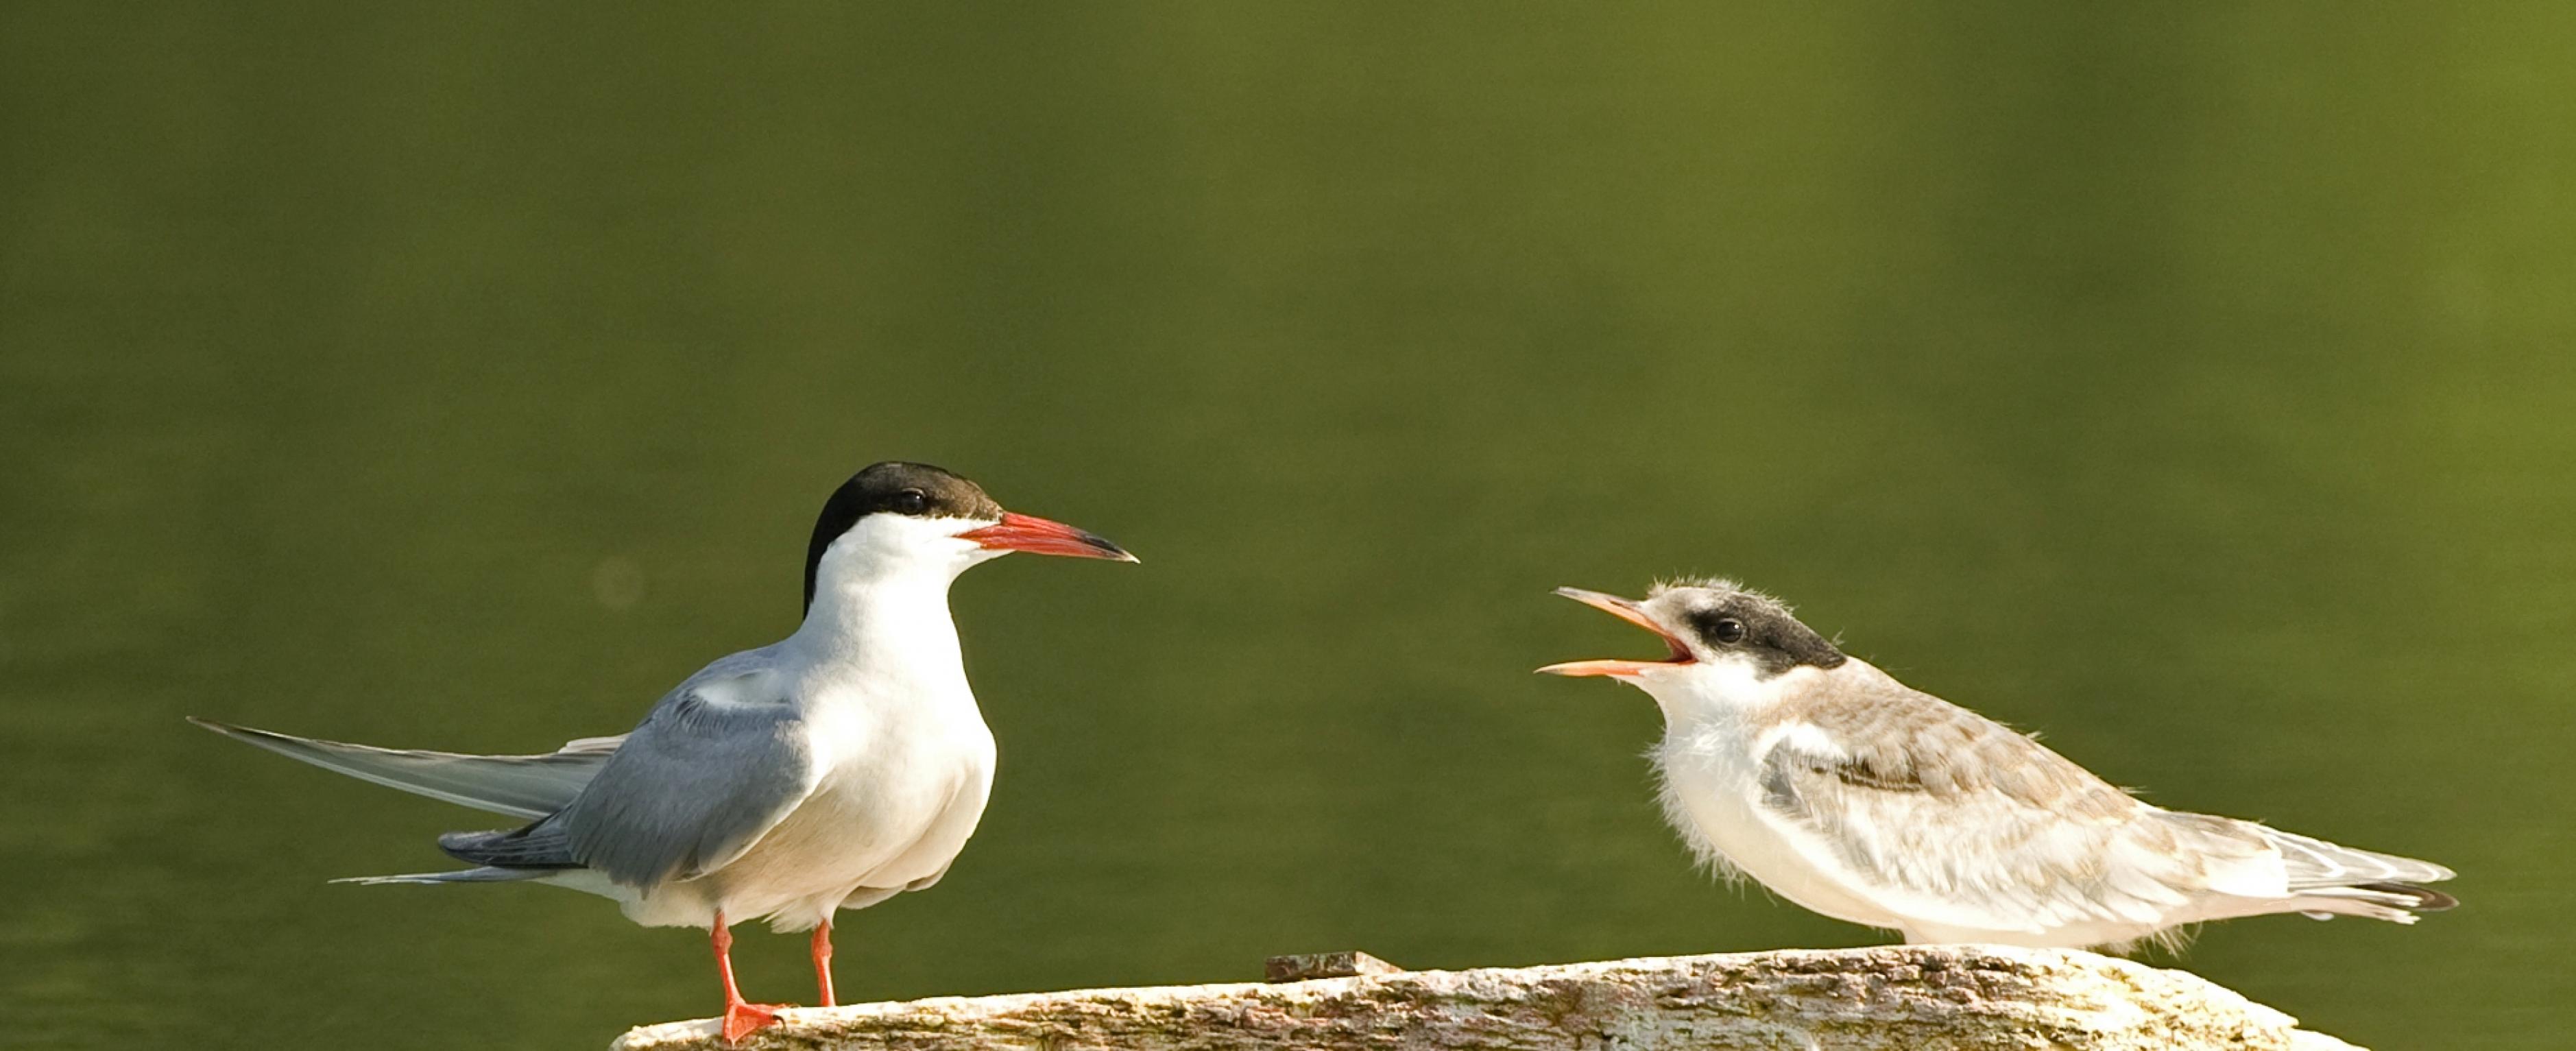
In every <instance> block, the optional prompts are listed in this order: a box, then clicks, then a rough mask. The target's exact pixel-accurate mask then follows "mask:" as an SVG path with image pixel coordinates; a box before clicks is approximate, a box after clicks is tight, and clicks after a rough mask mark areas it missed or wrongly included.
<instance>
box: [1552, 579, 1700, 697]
mask: <svg viewBox="0 0 2576 1051" xmlns="http://www.w3.org/2000/svg"><path fill="white" fill-rule="evenodd" d="M1556 593H1557V594H1559V595H1563V596H1565V597H1567V598H1570V599H1573V600H1574V601H1576V602H1580V603H1583V604H1584V605H1586V606H1590V607H1592V608H1594V609H1597V610H1600V611H1602V612H1604V613H1608V614H1610V615H1611V616H1614V617H1617V618H1619V619H1621V620H1624V621H1627V622H1628V623H1630V624H1634V625H1636V626H1638V627H1641V628H1644V629H1646V630H1647V631H1651V632H1654V633H1655V637H1656V638H1659V639H1662V640H1664V648H1665V649H1666V650H1668V651H1670V652H1669V653H1668V654H1667V655H1666V656H1665V657H1664V659H1663V660H1659V661H1623V660H1597V661H1567V662H1565V663H1563V664H1551V665H1548V666H1547V667H1544V668H1540V669H1539V671H1541V672H1544V673H1546V674H1549V675H1570V676H1584V675H1607V676H1610V677H1612V678H1624V677H1627V676H1631V675H1636V674H1638V673H1640V672H1644V671H1647V670H1649V669H1653V668H1670V667H1673V666H1674V665H1679V664H1689V663H1691V652H1690V647H1688V646H1684V645H1682V640H1680V639H1677V638H1674V637H1673V635H1672V633H1671V632H1669V631H1665V630H1664V629H1663V626H1662V625H1659V624H1656V623H1655V622H1654V621H1653V620H1652V619H1650V618H1648V617H1647V616H1646V611H1645V610H1644V609H1643V608H1640V607H1639V606H1638V605H1637V603H1636V602H1635V601H1634V600H1631V599H1624V598H1620V597H1619V596H1617V595H1605V594H1602V593H1601V592H1598V591H1585V590H1583V589H1582V588H1558V589H1556Z"/></svg>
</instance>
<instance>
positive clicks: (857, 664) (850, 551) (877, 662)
mask: <svg viewBox="0 0 2576 1051" xmlns="http://www.w3.org/2000/svg"><path fill="white" fill-rule="evenodd" d="M992 524H993V522H992V521H979V520H977V519H972V518H911V517H904V516H897V515H871V516H869V517H867V518H865V519H862V520H861V521H860V522H859V523H858V524H857V525H856V526H853V527H852V528H851V529H850V530H849V531H848V532H846V533H844V534H842V535H841V537H840V538H839V539H837V540H834V541H832V543H831V545H830V546H829V547H828V548H827V549H825V551H824V552H823V554H822V557H821V558H820V559H819V560H817V562H816V564H815V574H814V598H813V602H812V603H811V604H810V605H808V606H807V607H806V610H805V620H804V623H802V624H800V625H799V626H798V627H797V629H796V633H795V634H793V635H791V636H789V637H788V638H787V640H786V642H785V643H784V644H783V647H782V648H784V649H786V650H787V651H789V653H790V654H792V655H793V656H794V657H796V658H798V659H801V660H802V661H804V662H806V663H809V664H812V665H817V666H831V667H836V668H843V669H847V670H849V671H852V672H856V671H861V670H866V671H868V672H870V673H872V674H878V673H895V674H903V673H906V672H910V673H913V674H914V675H918V676H921V677H925V678H927V677H936V678H939V679H947V678H949V677H951V676H954V677H955V679H956V680H957V681H958V682H960V683H962V682H963V681H964V675H965V671H964V663H963V659H962V655H961V654H960V653H959V651H958V644H957V625H956V622H955V621H954V620H953V619H951V617H950V616H949V612H948V589H949V587H950V586H951V585H953V584H955V583H956V581H957V577H958V575H959V574H961V573H964V572H966V570H968V569H970V568H972V567H974V566H975V565H977V564H979V563H983V562H987V561H991V560H992V559H995V558H999V557H1001V556H1002V555H1005V554H1008V553H1009V552H1007V551H1004V550H997V549H993V548H987V547H984V546H981V545H979V544H977V543H976V542H974V541H972V540H967V539H963V538H962V537H960V536H959V534H962V533H965V532H968V531H971V530H974V529H978V528H982V527H986V526H990V525H992Z"/></svg>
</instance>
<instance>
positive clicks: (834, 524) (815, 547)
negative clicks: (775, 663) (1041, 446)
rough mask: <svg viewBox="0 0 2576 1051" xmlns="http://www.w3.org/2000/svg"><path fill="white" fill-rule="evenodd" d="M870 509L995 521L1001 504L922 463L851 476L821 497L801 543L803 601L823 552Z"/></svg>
mask: <svg viewBox="0 0 2576 1051" xmlns="http://www.w3.org/2000/svg"><path fill="white" fill-rule="evenodd" d="M874 514H890V515H910V516H913V517H917V518H974V519H981V520H984V521H988V522H989V521H998V520H1000V519H1001V517H1002V505H1000V504H997V503H994V502H993V498H992V497H990V496H986V495H984V489H983V487H982V486H979V485H976V484H975V483H973V482H970V481H967V480H966V479H964V478H961V477H959V476H958V475H957V474H956V472H954V471H949V470H947V469H944V468H939V467H933V466H931V465H929V464H926V463H905V462H903V461H900V460H887V461H886V462H884V463H878V464H870V465H868V467H867V468H866V469H865V470H862V471H860V472H859V473H857V474H854V475H851V476H850V480H849V481H846V482H843V483H841V487H840V488H839V489H835V490H833V491H832V498H831V499H829V500H826V501H824V502H823V513H822V514H821V515H818V516H816V517H815V519H814V539H813V541H812V542H811V543H809V544H807V545H806V547H805V606H806V608H808V609H811V608H813V605H814V580H815V576H814V575H815V573H816V572H817V571H818V567H819V566H820V565H821V564H822V562H823V552H824V551H825V550H827V549H829V548H830V547H831V546H832V541H835V540H838V539H840V538H841V534H843V533H847V532H849V531H850V528H851V527H852V526H856V525H858V524H859V520H860V519H862V518H866V517H867V516H869V515H874Z"/></svg>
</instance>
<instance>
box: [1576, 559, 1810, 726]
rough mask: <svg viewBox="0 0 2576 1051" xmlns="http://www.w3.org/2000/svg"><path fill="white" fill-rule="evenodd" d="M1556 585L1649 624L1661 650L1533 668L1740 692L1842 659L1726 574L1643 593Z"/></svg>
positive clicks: (1666, 690)
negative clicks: (1644, 656) (1633, 595)
mask: <svg viewBox="0 0 2576 1051" xmlns="http://www.w3.org/2000/svg"><path fill="white" fill-rule="evenodd" d="M1556 593H1557V594H1559V595H1563V596H1565V597H1567V598H1570V599H1573V600H1575V601H1577V602H1580V603H1583V604H1584V605H1587V606H1591V607H1593V608H1595V609H1599V610H1601V611H1603V612H1605V613H1608V614H1610V615H1611V616H1614V617H1617V618H1619V619H1621V620H1624V621H1627V622H1628V623H1630V624H1634V625H1636V626H1638V627H1641V628H1644V629H1646V630H1647V631H1651V632H1654V633H1655V635H1656V637H1658V638H1661V639H1662V640H1663V642H1664V651H1665V652H1664V656H1663V657H1661V658H1659V659H1655V660H1588V661H1567V662H1565V663H1563V664H1551V665H1548V666H1547V667H1544V668H1540V669H1539V670H1540V671H1542V672H1546V673H1548V674H1550V675H1570V676H1587V675H1598V676H1606V677H1609V678H1613V679H1617V680H1619V681H1622V682H1625V683H1628V684H1630V685H1632V686H1635V687H1637V688H1639V689H1642V690H1645V691H1646V692H1647V693H1650V694H1654V695H1655V696H1656V698H1657V699H1659V700H1661V699H1664V698H1665V697H1666V696H1667V694H1678V693H1681V692H1696V693H1712V694H1717V695H1720V696H1726V695H1734V694H1740V693H1742V692H1743V691H1746V690H1749V689H1763V688H1765V687H1768V686H1772V685H1774V684H1776V682H1777V680H1779V679H1780V678H1781V677H1782V676H1784V675H1788V674H1789V673H1791V672H1794V671H1797V670H1798V669H1800V668H1814V669H1817V670H1819V671H1831V670H1833V669H1835V668H1837V667H1840V666H1842V664H1843V662H1844V661H1846V660H1848V659H1849V658H1847V657H1845V656H1843V652H1842V651H1841V650H1838V649H1835V648H1834V644H1833V643H1831V642H1828V641H1826V640H1825V637H1824V636H1822V635H1818V634H1816V632H1815V631H1814V630H1813V629H1811V628H1809V627H1807V626H1806V625H1804V624H1801V623H1799V622H1798V618H1796V617H1793V616H1791V615H1790V614H1789V607H1788V606H1786V605H1783V604H1782V603H1781V602H1780V600H1778V599H1775V598H1772V597H1771V596H1769V595H1765V594H1762V593H1760V592H1758V591H1753V590H1750V589H1747V588H1745V587H1743V586H1742V585H1739V584H1736V583H1735V582H1734V581H1730V580H1690V581H1681V582H1677V583H1671V584H1658V585H1656V586H1655V588H1654V590H1652V591H1650V592H1648V593H1647V594H1646V597H1645V598H1644V599H1642V600H1640V599H1626V598H1620V597H1619V596H1617V595H1609V594H1604V593H1602V592H1598V591H1585V590H1583V589H1581V588H1558V589H1556Z"/></svg>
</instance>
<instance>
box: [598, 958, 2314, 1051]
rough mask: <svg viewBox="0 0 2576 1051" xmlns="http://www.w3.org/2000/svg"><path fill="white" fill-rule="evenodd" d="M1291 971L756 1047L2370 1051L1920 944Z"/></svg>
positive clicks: (665, 1027) (817, 1029)
mask: <svg viewBox="0 0 2576 1051" xmlns="http://www.w3.org/2000/svg"><path fill="white" fill-rule="evenodd" d="M1281 960H1282V961H1288V962H1284V963H1283V962H1280V961H1274V962H1273V965H1272V966H1273V970H1274V971H1276V972H1278V973H1282V974H1284V975H1288V976H1296V975H1301V974H1307V973H1341V974H1349V975H1350V976H1348V977H1328V978H1311V979H1307V980H1303V981H1290V982H1283V983H1278V984H1266V983H1252V982H1246V983H1235V984H1224V985H1184V986H1161V987H1153V988H1137V989H1084V990H1077V991H1072V992H1059V993H1016V994H1010V995H1003V996H978V997H940V998H935V999H928V1000H913V1001H909V1002H903V1003H875V1004H855V1005H850V1006H844V1007H832V1008H803V1009H798V1010H793V1011H789V1012H786V1014H785V1015H784V1021H783V1022H782V1023H781V1024H780V1025H777V1026H774V1027H771V1028H769V1029H766V1030H763V1031H762V1032H760V1033H758V1034H755V1035H753V1036H752V1037H751V1038H750V1039H748V1040H745V1041H744V1042H743V1044H742V1045H741V1047H743V1048H773V1049H784V1048H811V1049H833V1051H860V1049H866V1051H895V1049H900V1051H950V1049H960V1051H962V1049H967V1048H976V1049H983V1048H1027V1049H1043V1051H1073V1049H1080V1048H1133V1049H1141V1051H1162V1049H1174V1051H1178V1049H1188V1051H1273V1049H1285V1048H1315V1049H1326V1051H1332V1049H1345V1048H1348V1049H1359V1048H1371V1049H1380V1048H1383V1049H1396V1048H1404V1049H1445V1048H1502V1049H1532V1051H1535V1049H1548V1051H1558V1049H1563V1051H1575V1049H1585V1051H1591V1049H1604V1048H1620V1049H1634V1051H1663V1049H1676V1051H1677V1049H1682V1048H1748V1049H1751V1048H1759V1049H1764V1051H1772V1049H1801V1051H1803V1049H1844V1048H1849V1049H1854V1051H1881V1049H1884V1051H1898V1049H1907V1051H1919V1049H1929V1051H1952V1049H1959V1051H1964V1049H1971V1048H1974V1049H1986V1048H2015V1049H2029V1048H2063V1049H2068V1051H2188V1049H2194V1048H2228V1049H2238V1051H2272V1049H2279V1051H2338V1049H2340V1051H2355V1049H2353V1048H2352V1045H2350V1044H2346V1043H2344V1042H2342V1041H2340V1040H2336V1039H2334V1038H2333V1037H2329V1036H2323V1035H2320V1034H2317V1033H2312V1032H2308V1031H2305V1030H2302V1029H2300V1028H2299V1027H2298V1020H2297V1019H2294V1018H2291V1017H2290V1016H2288V1015H2286V1014H2282V1013H2281V1012H2279V1011H2276V1010H2273V1009H2271V1008H2269V1007H2265V1006H2263V1005H2261V1004H2258V1003H2254V1002H2253V1001H2250V1000H2247V999H2246V998H2244V997H2243V996H2239V995H2237V994H2236V993H2234V992H2231V991H2229V990H2227V989H2225V988H2222V987H2220V986H2218V985H2215V984H2212V983H2210V982H2208V981H2205V980H2203V979H2201V978H2198V977H2195V976H2193V975H2190V974H2186V973H2184V972H2182V971H2176V970H2169V969H2163V968H2156V967H2149V966H2146V965H2144V964H2140V963H2136V962H2133V961H2129V960H2121V959H2113V958H2111V957H2106V956H2097V955H2094V954H2092V953H2087V952H2078V951H2072V950H2060V949H2015V948H2006V947H2000V946H1984V945H1908V946H1881V947H1875V948H1866V949H1823V950H1806V949H1798V950H1784V951H1779V952H1761V953H1737V954H1728V955H1718V956H1679V957H1669V958H1659V959H1638V960H1617V961H1609V962H1601V963H1575V964H1559V965H1553V966H1540V967H1508V968H1503V967H1497V968H1480V969H1476V970H1466V971H1419V972H1406V971H1394V970H1393V969H1392V966H1391V965H1388V964H1385V963H1383V962H1382V961H1377V960H1375V959H1374V958H1371V957H1367V956H1366V955H1365V954H1357V953H1334V954H1322V955H1317V956H1310V957H1293V958H1281ZM1362 961H1364V962H1362ZM1318 968H1321V969H1322V970H1321V971H1320V972H1319V971H1318V970H1317V969H1318ZM1354 972H1356V973H1354ZM1388 972H1391V973H1388ZM723 1046H724V1045H723V1044H721V1043H720V1042H719V1041H718V1039H717V1037H716V1026H715V1023H714V1021H712V1020H699V1021H692V1022H670V1023H665V1024H661V1025H651V1026H644V1027H642V1028H638V1029H635V1030H632V1031H630V1032H628V1033H627V1034H626V1035H625V1036H624V1037H622V1038H620V1039H619V1040H618V1041H617V1042H616V1043H615V1044H614V1045H613V1048H614V1049H615V1051H715V1049H719V1048H722V1047H723Z"/></svg>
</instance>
